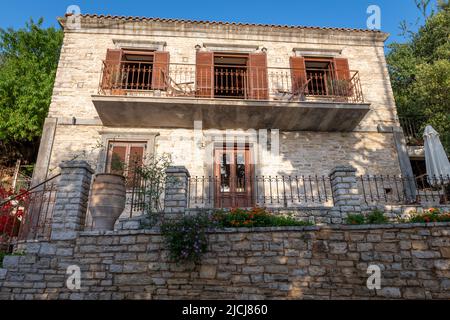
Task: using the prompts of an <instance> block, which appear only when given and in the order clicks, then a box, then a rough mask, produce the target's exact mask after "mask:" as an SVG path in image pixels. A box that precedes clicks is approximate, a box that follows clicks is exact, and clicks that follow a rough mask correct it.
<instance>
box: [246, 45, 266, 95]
mask: <svg viewBox="0 0 450 320" xmlns="http://www.w3.org/2000/svg"><path fill="white" fill-rule="evenodd" d="M248 82H249V83H248V84H249V98H250V99H257V100H267V99H269V87H268V81H267V56H266V53H265V52H261V53H251V54H249V55H248Z"/></svg>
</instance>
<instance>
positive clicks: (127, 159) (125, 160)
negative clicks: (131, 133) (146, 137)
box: [106, 141, 147, 186]
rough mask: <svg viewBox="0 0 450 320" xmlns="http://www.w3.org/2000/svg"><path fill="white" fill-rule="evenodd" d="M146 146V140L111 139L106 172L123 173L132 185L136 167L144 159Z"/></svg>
mask: <svg viewBox="0 0 450 320" xmlns="http://www.w3.org/2000/svg"><path fill="white" fill-rule="evenodd" d="M146 148H147V144H146V143H145V142H128V141H110V142H109V143H108V156H107V160H106V172H108V173H115V174H123V175H124V176H125V177H126V178H127V186H132V185H133V180H134V177H135V173H136V168H137V167H139V166H141V165H142V163H143V161H144V157H145V150H146Z"/></svg>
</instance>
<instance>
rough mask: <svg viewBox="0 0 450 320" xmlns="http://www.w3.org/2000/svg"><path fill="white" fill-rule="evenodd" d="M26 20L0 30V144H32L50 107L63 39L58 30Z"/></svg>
mask: <svg viewBox="0 0 450 320" xmlns="http://www.w3.org/2000/svg"><path fill="white" fill-rule="evenodd" d="M42 23H43V19H40V20H39V21H38V22H37V23H35V22H34V21H33V20H30V21H29V22H28V23H26V25H25V27H24V28H21V29H18V30H14V29H11V28H10V29H7V30H3V29H0V142H1V143H2V145H3V146H6V145H10V146H13V145H17V144H21V143H26V142H27V141H36V138H38V137H39V136H40V134H41V131H42V126H43V123H44V120H45V117H46V116H47V113H48V107H49V105H50V100H51V95H52V89H53V83H54V79H55V74H56V68H57V64H58V60H59V54H60V48H61V44H62V39H63V33H62V31H61V30H57V29H55V28H53V27H51V28H48V29H45V28H43V27H42Z"/></svg>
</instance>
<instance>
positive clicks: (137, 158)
mask: <svg viewBox="0 0 450 320" xmlns="http://www.w3.org/2000/svg"><path fill="white" fill-rule="evenodd" d="M144 149H145V146H144V145H133V144H132V145H131V146H130V154H129V157H128V171H127V181H128V182H127V185H128V186H133V185H135V186H138V185H139V180H140V177H139V176H138V175H137V174H135V173H137V172H136V168H139V167H140V166H142V163H143V159H144Z"/></svg>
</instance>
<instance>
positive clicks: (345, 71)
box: [334, 58, 350, 80]
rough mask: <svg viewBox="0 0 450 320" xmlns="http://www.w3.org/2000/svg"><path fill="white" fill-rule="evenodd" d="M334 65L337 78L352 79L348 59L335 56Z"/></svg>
mask: <svg viewBox="0 0 450 320" xmlns="http://www.w3.org/2000/svg"><path fill="white" fill-rule="evenodd" d="M334 67H335V71H336V78H337V79H340V80H344V79H345V80H350V68H349V67H348V59H344V58H334Z"/></svg>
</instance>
